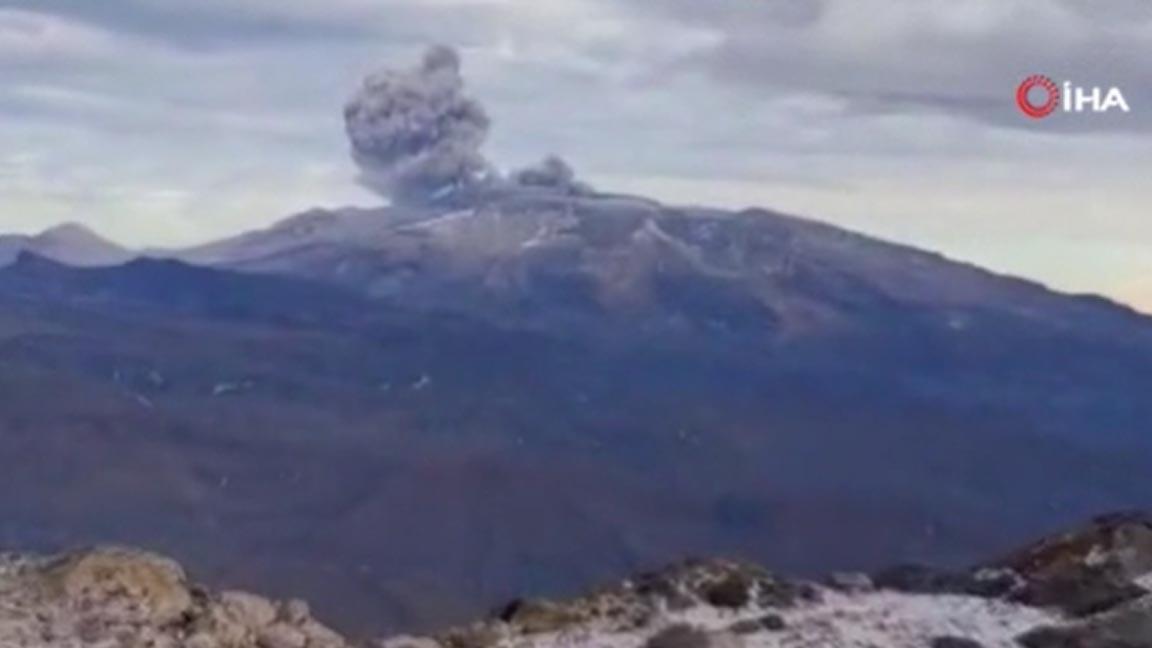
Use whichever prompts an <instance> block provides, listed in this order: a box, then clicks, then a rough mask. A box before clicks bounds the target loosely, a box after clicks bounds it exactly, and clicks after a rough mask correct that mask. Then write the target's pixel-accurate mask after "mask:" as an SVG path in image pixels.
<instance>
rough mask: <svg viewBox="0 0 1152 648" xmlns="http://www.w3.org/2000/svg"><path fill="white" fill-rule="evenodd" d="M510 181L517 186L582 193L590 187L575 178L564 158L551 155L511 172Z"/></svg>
mask: <svg viewBox="0 0 1152 648" xmlns="http://www.w3.org/2000/svg"><path fill="white" fill-rule="evenodd" d="M512 183H513V184H514V185H516V186H518V187H537V188H543V189H553V190H556V191H559V192H561V193H566V194H572V195H583V194H590V193H592V188H591V187H589V186H588V185H586V184H584V183H583V182H580V181H579V180H577V179H576V172H575V171H573V170H572V167H571V166H570V165H569V164H568V163H567V162H565V161H564V160H562V159H560V158H558V157H556V156H554V155H552V156H549V157H547V158H545V159H544V160H543V161H542V162H540V163H539V164H537V165H536V166H531V167H527V168H525V169H521V170H519V171H517V172H515V173H514V174H512Z"/></svg>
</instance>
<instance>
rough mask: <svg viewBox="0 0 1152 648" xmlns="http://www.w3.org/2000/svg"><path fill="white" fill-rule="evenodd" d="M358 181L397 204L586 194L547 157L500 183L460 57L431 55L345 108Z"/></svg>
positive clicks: (372, 82) (483, 115) (377, 77)
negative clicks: (499, 192) (524, 192)
mask: <svg viewBox="0 0 1152 648" xmlns="http://www.w3.org/2000/svg"><path fill="white" fill-rule="evenodd" d="M344 120H345V127H346V130H347V133H348V138H349V140H350V143H351V147H352V157H353V159H354V160H355V161H356V164H357V165H358V166H359V168H360V180H361V182H362V183H363V184H364V185H365V186H367V187H368V188H370V189H372V190H373V191H375V192H377V193H379V194H380V195H382V196H384V197H386V198H389V199H391V200H392V202H393V203H397V204H430V203H437V202H444V201H446V200H449V199H454V200H455V201H457V202H458V201H459V200H460V199H461V197H469V196H475V195H477V194H482V193H484V192H486V191H488V190H494V189H498V188H499V189H503V190H508V189H510V188H511V189H515V188H533V189H536V190H540V189H545V190H554V191H559V192H563V193H570V194H572V193H587V192H589V191H590V189H589V188H588V187H587V186H586V185H584V184H583V183H581V182H579V181H578V180H577V179H576V175H575V173H574V172H573V171H572V168H571V167H570V166H569V165H568V164H567V163H565V162H564V161H563V160H561V159H560V158H557V157H555V156H553V157H549V158H547V159H545V160H544V161H542V162H541V163H539V164H538V165H535V166H532V167H529V168H526V169H523V170H520V171H516V172H514V173H512V174H511V175H510V177H507V178H505V177H503V176H502V175H501V174H500V173H499V172H498V171H497V170H496V167H495V166H494V165H493V164H492V163H491V162H490V161H489V160H488V159H486V158H485V156H484V154H483V146H484V142H485V140H486V139H487V137H488V131H489V128H490V126H491V120H490V119H489V117H488V114H487V112H486V111H485V110H484V107H483V106H482V105H481V104H480V103H479V102H478V101H476V100H475V99H473V98H471V97H469V96H467V95H466V94H465V90H464V78H463V76H462V74H461V64H460V56H459V54H458V53H457V52H456V51H455V50H453V49H451V48H448V47H433V48H431V49H429V50H428V51H427V52H426V53H425V55H424V59H423V61H422V62H421V63H420V65H419V66H418V67H416V68H415V69H412V70H391V69H385V70H381V71H379V72H377V73H375V74H372V75H371V76H369V77H368V78H367V79H365V81H364V83H363V85H362V86H361V87H360V89H359V90H358V91H357V92H356V94H355V95H354V96H353V97H352V98H351V99H350V100H349V101H348V103H347V104H346V105H345V108H344Z"/></svg>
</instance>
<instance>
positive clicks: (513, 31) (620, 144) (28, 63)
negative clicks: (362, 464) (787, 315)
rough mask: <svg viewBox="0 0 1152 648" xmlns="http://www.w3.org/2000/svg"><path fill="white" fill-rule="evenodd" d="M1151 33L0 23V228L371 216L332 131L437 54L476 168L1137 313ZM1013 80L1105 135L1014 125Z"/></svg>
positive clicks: (747, 25)
mask: <svg viewBox="0 0 1152 648" xmlns="http://www.w3.org/2000/svg"><path fill="white" fill-rule="evenodd" d="M865 15H866V16H867V20H866V21H864V20H862V17H863V16H865ZM860 24H868V25H869V26H870V29H869V30H868V31H864V30H861V29H858V25H860ZM1149 35H1152V7H1150V6H1149V5H1147V4H1142V3H1138V2H1115V3H1110V4H1109V5H1107V6H1099V5H1093V4H1090V3H1087V2H1082V1H1079V0H1033V1H1018V2H1009V3H1003V2H992V1H990V0H988V1H981V2H975V3H965V4H964V5H955V4H954V3H945V2H927V3H923V4H922V5H920V6H918V7H917V8H915V9H907V8H906V7H903V8H902V7H898V6H897V4H896V3H893V2H888V1H885V0H871V1H869V2H846V1H844V0H839V1H832V0H829V1H827V2H796V1H791V0H775V1H772V2H762V3H756V4H751V3H747V2H716V3H710V4H708V5H707V6H701V5H700V3H697V2H683V1H680V0H658V1H655V2H651V3H645V4H644V5H643V6H634V5H631V4H630V3H627V2H624V1H623V0H562V1H559V2H555V3H550V4H549V5H548V6H547V7H546V8H544V7H541V6H539V5H538V4H536V3H528V2H516V1H508V0H502V1H501V0H395V1H393V2H386V3H376V2H367V1H365V0H336V1H331V0H329V1H326V2H319V1H318V0H292V1H290V2H267V1H266V0H241V1H240V2H218V1H216V0H211V1H208V2H197V3H187V2H172V1H166V2H158V1H154V0H114V1H108V2H102V3H90V2H83V1H79V0H40V1H36V2H32V1H29V0H0V55H2V56H0V70H2V71H3V72H4V74H5V76H6V78H7V79H9V83H8V84H6V86H5V87H4V88H2V89H0V117H2V118H3V119H2V121H0V150H2V151H3V153H0V195H3V196H4V198H5V203H6V205H5V209H4V211H3V212H0V230H2V231H5V232H24V233H28V232H34V231H38V230H42V229H44V228H46V227H50V226H52V225H53V224H56V223H59V222H64V221H76V222H80V223H83V224H85V225H87V226H89V227H91V228H93V229H94V230H96V231H99V232H100V233H102V234H103V235H105V236H108V237H109V238H110V239H113V240H116V241H120V242H123V243H125V244H127V245H130V246H133V247H142V246H163V247H171V246H185V245H190V244H194V243H198V242H204V241H207V240H212V239H216V238H220V237H223V236H227V235H230V234H234V233H237V232H240V231H244V230H248V229H252V228H256V227H262V226H266V225H268V224H270V223H272V222H274V221H276V220H278V219H280V218H283V217H285V216H287V215H290V214H292V213H296V212H300V211H305V210H307V209H310V208H313V207H339V206H344V205H355V206H373V205H377V204H380V201H379V199H378V198H376V197H375V196H373V195H372V194H371V193H370V192H368V191H366V190H365V189H363V188H361V187H360V186H359V185H358V184H357V182H356V169H355V166H354V164H353V163H352V162H351V160H350V159H349V157H348V151H347V148H348V146H347V143H346V140H345V137H344V133H343V128H342V125H341V108H342V106H343V104H344V102H345V101H346V99H347V98H348V97H349V96H350V95H351V93H352V92H353V91H354V90H355V88H356V87H357V85H358V84H359V82H360V79H361V78H362V77H363V76H364V75H365V74H367V73H368V72H371V71H372V70H374V69H377V68H378V67H380V66H400V67H403V66H407V65H410V64H411V63H412V62H413V61H415V60H417V59H418V57H419V53H420V51H422V50H423V48H424V47H426V46H427V45H429V44H432V43H443V44H447V45H452V46H455V47H457V48H458V49H459V50H460V51H461V54H462V57H463V59H464V70H463V73H464V75H465V77H466V79H467V82H468V84H469V92H470V94H471V95H472V96H474V97H476V98H477V99H478V100H480V101H482V102H483V103H484V104H485V105H486V107H487V108H488V110H489V112H490V114H491V116H492V121H493V129H492V136H491V138H490V143H489V149H490V151H491V156H492V158H493V159H494V160H496V161H497V163H498V164H499V165H500V166H501V167H502V168H504V169H508V168H513V167H516V166H518V165H522V164H524V163H527V162H530V161H532V160H536V159H539V158H540V157H542V156H544V155H547V154H552V153H557V154H561V155H563V156H564V157H565V158H566V159H567V160H568V161H569V162H571V163H572V165H573V166H574V167H575V168H576V169H577V171H578V172H579V174H580V176H581V177H582V178H584V179H585V180H587V181H589V182H590V183H591V184H593V185H594V186H596V187H597V188H598V189H600V190H603V191H618V192H626V193H636V194H642V195H648V196H651V197H654V198H657V199H660V200H663V201H665V202H669V203H676V204H700V205H711V206H720V207H733V208H740V207H748V206H760V207H766V208H770V209H775V210H779V211H783V212H787V213H793V214H797V215H800V216H804V217H806V218H812V219H815V220H821V221H826V222H830V223H833V224H836V225H840V226H843V227H847V228H850V229H854V230H857V231H861V232H863V233H867V234H870V235H875V236H879V237H881V238H885V239H888V240H892V241H896V242H900V243H906V244H910V245H915V246H918V247H923V248H926V249H931V250H934V251H939V252H942V253H944V254H946V255H947V256H949V257H951V258H955V259H959V260H964V261H969V262H972V263H976V264H978V265H981V266H984V267H986V268H989V269H991V270H994V271H997V272H1004V273H1010V274H1016V275H1020V276H1024V277H1027V278H1030V279H1035V280H1038V281H1041V282H1043V283H1045V284H1047V285H1050V286H1052V287H1054V288H1057V289H1059V290H1063V291H1068V292H1078V293H1080V292H1093V293H1100V294H1104V295H1107V296H1110V297H1113V298H1115V299H1118V300H1121V301H1124V302H1127V303H1130V304H1133V305H1135V306H1137V307H1140V308H1142V309H1144V310H1146V311H1147V310H1150V309H1152V220H1149V219H1148V218H1147V217H1146V215H1145V211H1146V205H1147V204H1149V202H1150V201H1149V198H1152V189H1150V188H1149V187H1148V186H1147V183H1146V182H1145V181H1144V179H1143V170H1144V169H1145V168H1147V166H1148V165H1149V163H1152V147H1149V146H1148V144H1149V129H1150V126H1152V117H1150V115H1152V113H1150V112H1149V111H1148V110H1147V109H1146V107H1147V105H1148V101H1147V99H1148V89H1147V88H1145V87H1143V84H1142V79H1143V74H1142V70H1141V62H1142V61H1144V60H1147V58H1146V56H1147V54H1149V53H1152V52H1149V49H1150V48H1152V38H1149ZM1037 43H1039V44H1040V45H1039V46H1037V45H1036V44H1037ZM907 51H916V52H918V53H920V54H921V56H917V57H908V56H906V54H905V53H906V52H907ZM1033 73H1043V74H1047V75H1049V76H1051V77H1053V78H1054V79H1057V80H1064V79H1071V80H1073V81H1074V82H1076V83H1079V84H1082V85H1085V86H1094V85H1099V86H1105V87H1109V86H1113V85H1115V86H1117V87H1120V88H1121V89H1122V90H1123V91H1124V92H1125V95H1126V97H1127V100H1128V103H1129V104H1130V105H1131V111H1130V112H1129V113H1127V114H1122V115H1116V114H1109V115H1056V116H1054V117H1053V118H1052V119H1047V120H1041V121H1033V120H1029V119H1027V118H1025V117H1024V116H1022V115H1021V114H1020V113H1019V111H1018V110H1017V108H1016V106H1015V103H1014V92H1015V88H1016V85H1017V84H1018V83H1019V82H1020V80H1022V79H1023V78H1024V77H1025V76H1027V75H1028V74H1033Z"/></svg>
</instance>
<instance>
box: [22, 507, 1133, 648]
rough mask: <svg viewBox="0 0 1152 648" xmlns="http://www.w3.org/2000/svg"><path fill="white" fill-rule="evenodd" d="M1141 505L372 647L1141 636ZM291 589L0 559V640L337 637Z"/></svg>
mask: <svg viewBox="0 0 1152 648" xmlns="http://www.w3.org/2000/svg"><path fill="white" fill-rule="evenodd" d="M1150 590H1152V516H1147V515H1119V516H1111V517H1107V518H1101V519H1098V520H1096V521H1094V522H1093V523H1092V524H1090V525H1089V526H1087V527H1086V528H1084V529H1081V530H1078V531H1075V532H1072V533H1068V534H1065V535H1062V536H1057V537H1054V538H1050V539H1047V540H1044V541H1041V542H1039V543H1036V544H1034V545H1032V546H1030V547H1027V548H1025V549H1023V550H1021V551H1019V552H1016V553H1014V554H1012V555H1010V556H1008V557H1007V558H1005V559H1003V560H999V561H995V562H991V563H989V564H986V565H983V566H980V567H977V568H974V569H972V570H966V571H954V572H946V571H939V570H933V569H930V568H924V567H915V566H907V567H898V568H894V569H891V570H887V571H884V572H881V573H878V574H873V575H864V574H841V575H836V576H833V577H830V578H828V579H825V580H824V581H820V582H802V581H793V580H785V579H781V578H778V577H776V576H773V575H772V574H770V573H769V572H767V571H764V570H762V569H760V568H759V567H756V566H752V565H747V564H742V563H736V562H728V561H719V560H710V561H688V562H685V563H682V564H679V565H674V566H671V567H668V568H666V569H663V570H660V571H656V572H651V573H647V574H642V575H639V576H637V577H635V578H632V579H629V580H627V581H624V582H623V583H621V584H619V585H617V586H614V587H611V588H606V589H604V590H601V591H598V592H594V593H592V594H589V595H587V596H584V597H581V598H578V599H575V600H572V601H568V602H564V603H560V602H551V601H545V600H520V601H513V602H511V603H508V604H507V605H505V606H504V607H503V608H501V609H500V610H498V611H497V612H496V613H495V614H494V615H493V616H492V618H490V619H488V620H485V621H481V622H477V623H476V624H473V625H471V626H468V627H464V628H456V629H451V630H448V631H445V632H444V633H442V634H440V635H438V636H435V637H394V638H391V639H385V640H379V641H375V642H370V644H371V645H375V646H377V647H380V648H504V647H507V648H513V647H515V648H553V647H555V648H559V647H566V646H592V647H604V648H729V647H731V648H740V647H747V648H755V647H761V646H763V647H811V648H822V647H827V648H857V647H858V648H872V647H874V648H889V647H891V648H914V647H923V648H979V647H981V646H983V647H986V648H996V647H1017V648H1152V591H1150ZM352 645H353V644H352V643H351V642H349V641H347V640H346V639H344V638H343V637H341V636H340V635H338V634H337V633H336V632H334V631H332V630H331V629H329V628H327V627H325V626H324V625H323V624H321V623H320V622H318V621H316V620H315V619H313V618H312V616H311V614H310V612H309V609H308V606H307V604H305V603H303V602H301V601H288V602H283V603H277V602H273V601H269V600H267V599H264V598H262V597H259V596H256V595H253V594H248V593H241V592H221V593H214V592H211V591H208V590H206V589H204V588H201V587H199V586H197V585H195V584H193V583H191V582H190V581H189V580H188V578H187V576H186V575H185V573H184V571H183V569H181V567H180V566H179V565H177V564H176V563H174V562H172V561H170V560H168V559H165V558H162V557H159V556H155V555H151V554H147V553H142V552H137V551H132V550H126V549H97V550H92V551H85V552H77V553H73V554H68V555H65V556H59V557H51V558H42V557H29V556H16V555H8V556H3V557H0V648H33V647H36V648H40V647H44V648H49V647H51V648H57V647H59V648H97V647H99V648H121V647H123V648H137V647H139V648H168V647H172V648H176V647H187V648H346V647H349V646H352Z"/></svg>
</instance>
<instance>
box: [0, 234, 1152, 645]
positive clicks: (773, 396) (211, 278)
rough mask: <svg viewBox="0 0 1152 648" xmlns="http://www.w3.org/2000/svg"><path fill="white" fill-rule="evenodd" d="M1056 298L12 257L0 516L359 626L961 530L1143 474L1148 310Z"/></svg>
mask: <svg viewBox="0 0 1152 648" xmlns="http://www.w3.org/2000/svg"><path fill="white" fill-rule="evenodd" d="M807 286H808V284H801V285H800V286H799V287H795V288H789V289H790V290H800V289H803V290H805V291H808V290H809V289H808V287H807ZM466 288H467V286H464V287H459V286H458V287H456V290H457V291H458V292H456V293H450V292H445V293H444V294H445V295H448V294H467V293H468V292H476V291H475V290H466ZM446 290H447V289H446ZM842 290H846V291H847V293H848V294H854V293H853V292H852V291H851V290H848V289H847V288H842ZM805 294H806V295H809V296H810V297H809V298H813V299H814V298H815V297H814V296H816V295H822V294H824V293H822V292H815V291H808V292H805ZM680 296H681V297H682V295H680ZM1045 299H1051V300H1054V301H1055V302H1057V303H1058V304H1059V305H1061V306H1062V308H1065V309H1067V311H1068V312H1071V313H1074V315H1072V316H1069V317H1071V318H1073V320H1074V321H1075V322H1078V323H1076V324H1075V326H1059V325H1052V326H1049V327H1042V326H1040V325H1039V324H1037V323H1036V320H1035V317H1034V316H1033V317H1032V318H1021V316H1016V315H1011V314H1005V313H1002V312H992V313H990V314H986V315H985V317H987V320H986V322H985V323H983V324H982V325H981V326H979V327H969V328H967V329H965V331H964V335H958V334H956V332H955V331H954V329H953V328H951V327H947V326H944V327H941V326H939V324H938V322H939V321H940V319H939V317H938V313H937V312H936V311H935V310H933V309H930V308H925V307H917V308H911V307H908V306H905V305H901V306H900V307H899V308H892V307H890V306H885V307H879V306H876V305H875V304H874V303H873V302H871V301H864V302H863V303H862V304H861V303H860V302H853V303H855V304H857V305H856V306H854V308H855V309H856V310H852V309H849V308H847V307H843V308H841V310H838V311H837V312H839V313H841V314H844V313H859V314H861V315H860V317H859V319H858V320H855V321H859V322H864V324H861V325H859V326H858V327H849V328H846V329H845V328H842V327H841V328H835V327H831V328H827V329H819V331H818V334H816V333H812V332H807V333H805V335H804V336H800V337H796V336H782V337H778V336H776V335H775V334H773V335H768V336H766V337H767V339H765V336H763V335H760V334H758V333H757V332H756V331H757V330H758V329H755V328H748V329H745V328H740V327H735V326H729V327H727V328H707V324H706V322H707V319H709V317H711V315H709V317H699V316H696V317H687V316H686V317H685V319H684V320H682V321H681V322H674V323H673V325H667V324H660V322H661V321H663V320H660V319H658V318H657V319H654V316H653V315H652V314H651V312H640V314H638V315H637V314H636V311H612V310H608V311H605V312H604V313H605V314H604V315H603V316H602V317H601V318H600V322H601V324H600V327H599V328H598V329H596V330H595V331H587V332H580V333H579V334H575V333H574V330H575V329H574V328H573V326H574V323H577V324H578V323H579V322H582V321H588V320H587V319H586V318H589V317H590V315H589V311H584V310H581V309H575V310H574V311H573V314H572V315H571V316H569V315H567V314H566V315H565V316H563V317H557V318H555V319H551V318H546V317H543V316H542V314H543V315H547V314H548V313H549V312H550V309H547V308H545V309H542V310H537V311H517V310H513V311H511V312H510V313H509V311H503V312H502V311H500V310H498V309H497V308H495V307H494V305H495V303H496V302H491V301H488V300H487V299H477V300H475V301H473V302H461V303H462V304H465V305H467V306H468V308H467V309H464V308H460V307H459V304H458V305H456V307H455V308H448V307H447V306H452V305H451V304H449V305H444V304H440V303H431V302H430V303H426V304H411V303H406V302H404V301H403V300H398V299H395V298H384V299H382V298H380V297H370V296H365V295H364V294H363V293H362V292H361V291H357V290H347V289H342V288H336V287H332V286H330V285H326V284H325V283H324V282H312V281H304V280H301V279H298V278H293V277H277V276H266V275H263V274H248V273H236V272H232V271H224V270H218V269H211V268H203V267H194V266H188V265H185V264H183V263H179V262H174V261H157V260H141V261H136V262H133V263H130V264H126V265H124V266H119V267H112V268H98V269H78V268H69V267H65V266H62V265H60V264H56V263H52V262H50V261H47V260H44V259H39V258H36V257H33V256H30V255H26V256H25V257H23V258H22V259H21V260H20V261H19V262H17V263H16V264H14V265H13V266H11V267H9V268H6V269H3V270H0V398H2V399H3V404H4V406H3V407H2V408H0V435H2V437H3V440H4V443H5V449H6V451H5V452H4V453H3V454H2V455H0V539H2V540H3V542H4V543H5V544H7V545H9V546H28V547H44V548H56V547H63V546H68V545H71V544H75V543H88V542H94V541H111V542H122V543H133V544H142V545H146V546H153V547H157V548H159V549H161V550H163V551H165V552H166V553H170V554H173V555H176V556H179V557H180V558H181V559H182V560H184V561H186V562H188V563H189V564H192V565H194V566H196V567H197V569H198V570H200V571H202V572H203V573H206V574H208V575H210V576H211V577H212V578H213V579H215V580H219V581H221V582H225V583H229V584H233V585H235V586H240V587H245V588H258V589H262V590H266V591H270V592H271V593H273V594H274V595H277V596H283V597H287V596H293V595H305V596H306V597H307V598H310V599H313V600H315V601H317V605H318V607H319V608H320V610H321V612H323V613H324V615H325V616H326V617H328V618H332V619H334V620H336V621H338V622H339V623H340V624H341V625H342V626H344V627H347V628H350V629H353V630H355V631H357V632H358V633H359V632H377V633H379V632H381V631H382V630H383V629H384V628H427V627H433V626H437V625H442V624H444V623H449V622H453V621H459V620H463V619H465V618H468V617H471V616H475V615H476V614H477V612H478V611H480V610H483V609H485V608H486V607H488V606H490V605H492V604H493V603H494V602H496V601H499V600H501V599H504V598H507V597H510V596H512V595H515V594H518V593H526V592H535V593H541V594H562V593H565V592H572V591H574V590H575V589H577V588H580V587H582V586H585V585H588V584H591V583H595V582H598V581H603V580H605V579H608V578H610V577H612V576H613V574H617V573H620V572H623V571H629V570H632V569H635V568H636V567H638V566H642V565H646V564H654V563H658V562H663V561H668V560H673V559H675V558H678V557H681V556H684V555H687V554H724V555H733V556H742V557H747V558H751V559H756V560H760V561H763V562H766V563H769V564H772V565H774V566H777V567H778V568H780V569H781V570H784V571H785V572H789V573H810V572H814V571H827V570H836V569H844V568H868V567H873V566H877V565H881V564H885V563H888V562H890V561H892V560H893V559H904V560H931V561H933V562H938V563H944V564H956V563H961V562H966V561H970V560H975V559H977V558H979V557H980V556H982V555H986V554H988V553H989V552H992V551H996V550H997V549H999V548H1002V547H1006V546H1008V545H1010V544H1013V543H1015V542H1018V541H1020V540H1021V539H1023V538H1026V537H1029V536H1032V535H1034V534H1035V533H1037V532H1038V531H1040V530H1044V529H1048V528H1053V527H1055V526H1058V525H1062V524H1065V523H1068V522H1069V521H1071V520H1074V519H1077V518H1082V517H1084V516H1086V515H1091V514H1092V513H1094V512H1096V511H1098V510H1101V509H1114V508H1133V507H1139V506H1146V505H1148V504H1150V502H1149V500H1148V490H1147V475H1148V474H1149V472H1150V471H1152V453H1150V452H1148V439H1147V437H1146V434H1145V430H1146V428H1145V426H1144V422H1145V421H1147V420H1148V419H1149V417H1152V404H1149V403H1148V401H1147V399H1145V398H1143V395H1144V394H1145V393H1146V391H1147V386H1148V385H1150V384H1152V363H1150V362H1148V361H1147V358H1148V355H1147V347H1146V346H1144V345H1143V343H1142V342H1141V339H1142V336H1143V335H1145V332H1146V328H1147V323H1146V322H1144V321H1143V320H1140V319H1138V318H1136V319H1133V318H1130V317H1129V315H1128V314H1126V313H1125V312H1124V311H1122V310H1120V309H1116V308H1114V307H1110V306H1108V305H1106V304H1099V303H1095V302H1091V301H1088V302H1082V301H1080V300H1071V301H1068V300H1067V298H1060V297H1059V296H1055V295H1052V296H1049V297H1045ZM843 301H844V300H842V301H841V302H838V303H843ZM656 303H657V305H660V306H661V308H663V305H664V304H665V303H666V302H656ZM681 303H682V302H681ZM711 303H712V302H705V304H711ZM472 304H476V305H477V306H475V307H473V306H472ZM581 308H583V307H581ZM683 308H685V309H688V310H689V311H690V312H692V313H699V312H701V311H692V310H691V309H689V308H688V306H684V307H683ZM701 308H703V307H701ZM838 308H840V307H838ZM1081 311H1086V312H1087V313H1088V315H1083V314H1080V313H1081ZM654 312H660V310H659V309H657V310H656V311H654ZM974 312H975V311H974ZM526 313H527V315H525V314H526ZM1076 318H1080V319H1076ZM654 322H655V325H654V328H653V327H652V326H650V325H653V324H652V323H654ZM684 322H686V323H684ZM699 327H705V328H699ZM1097 327H1098V328H1099V330H1097ZM705 330H707V331H711V332H710V333H707V334H702V333H699V332H698V331H705ZM1099 331H1120V332H1123V333H1124V334H1123V335H1120V334H1118V333H1117V334H1114V335H1102V334H1100V332H1099ZM45 394H51V395H52V396H51V398H45V397H44V395H45ZM28 457H35V458H36V461H28V459H27V458H28ZM93 502H99V503H100V504H99V505H98V506H94V505H93ZM845 538H851V541H850V542H846V541H845V540H844V539H845ZM316 556H324V559H323V560H321V561H317V560H316Z"/></svg>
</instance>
